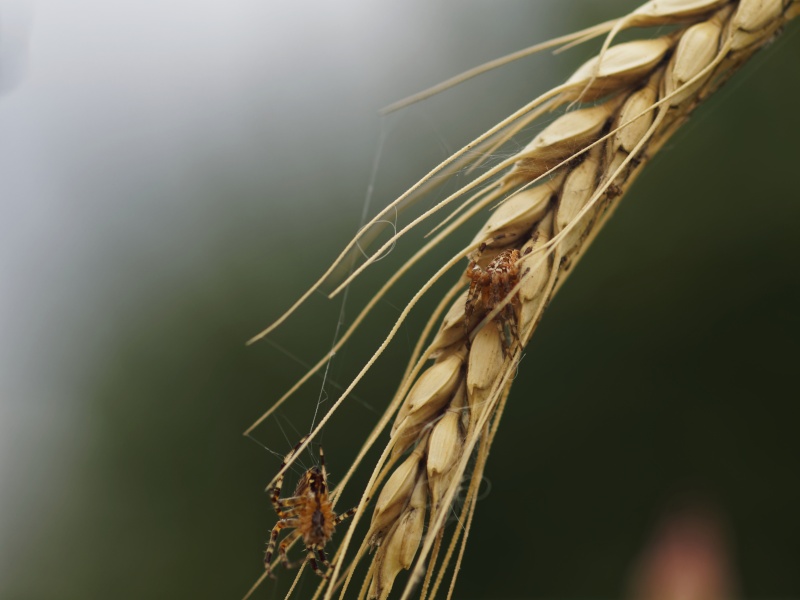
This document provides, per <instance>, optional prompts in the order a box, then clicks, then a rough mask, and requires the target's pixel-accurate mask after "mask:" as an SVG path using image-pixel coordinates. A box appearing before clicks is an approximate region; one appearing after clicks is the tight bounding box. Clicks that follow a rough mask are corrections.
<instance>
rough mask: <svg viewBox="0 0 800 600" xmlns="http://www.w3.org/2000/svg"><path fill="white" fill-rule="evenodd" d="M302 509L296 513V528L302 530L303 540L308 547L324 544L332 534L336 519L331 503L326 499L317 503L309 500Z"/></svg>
mask: <svg viewBox="0 0 800 600" xmlns="http://www.w3.org/2000/svg"><path fill="white" fill-rule="evenodd" d="M303 509H304V510H301V511H298V515H297V516H298V521H299V522H298V525H297V529H298V530H299V531H301V532H302V535H303V542H304V543H305V545H306V547H308V548H311V547H314V546H319V547H322V546H324V545H325V544H327V543H328V541H330V539H331V537H332V536H333V528H334V521H335V520H336V515H335V514H334V512H333V509H332V508H331V503H330V502H329V501H327V500H324V501H322V502H320V503H319V504H317V503H312V502H309V503H308V505H307V506H305V507H303Z"/></svg>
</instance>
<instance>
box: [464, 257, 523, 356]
mask: <svg viewBox="0 0 800 600" xmlns="http://www.w3.org/2000/svg"><path fill="white" fill-rule="evenodd" d="M485 249H486V244H481V246H480V248H478V252H479V253H481V252H483V251H484V250H485ZM519 258H520V253H519V250H517V249H516V248H515V249H513V250H503V251H502V252H501V253H500V254H498V255H497V256H496V257H495V258H494V260H492V262H490V263H489V264H488V265H487V266H486V270H483V269H481V267H480V265H478V263H477V262H476V261H475V260H471V261H470V263H469V267H467V273H466V274H467V277H469V279H470V285H469V293H468V294H467V303H466V306H465V307H464V329H465V331H466V334H467V339H468V340H469V327H470V323H471V320H472V314H473V313H474V312H475V307H476V305H477V303H478V301H479V300H480V304H481V309H482V310H483V311H484V313H489V312H491V311H492V310H494V309H495V308H496V307H497V306H498V305H499V304H500V303H502V302H503V300H505V298H506V296H508V294H509V293H510V292H511V290H512V289H514V286H516V285H517V284H518V283H519V277H520V273H519V266H518V265H517V263H518V262H519ZM518 303H519V302H518V299H517V297H516V296H515V297H514V298H512V299H511V300H509V302H508V303H507V304H506V305H505V306H504V307H503V308H502V310H501V311H500V312H499V313H498V314H497V316H496V317H495V322H496V323H497V325H498V328H499V329H500V336H501V339H502V342H503V348H504V350H505V351H506V352H509V351H510V349H511V346H512V344H513V342H514V341H516V342H518V343H519V326H518V322H517V311H516V308H515V305H517V304H518Z"/></svg>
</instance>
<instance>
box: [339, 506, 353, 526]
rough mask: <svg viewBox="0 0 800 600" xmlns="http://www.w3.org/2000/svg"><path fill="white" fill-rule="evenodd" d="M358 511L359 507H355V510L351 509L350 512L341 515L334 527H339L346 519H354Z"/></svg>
mask: <svg viewBox="0 0 800 600" xmlns="http://www.w3.org/2000/svg"><path fill="white" fill-rule="evenodd" d="M356 510H358V507H357V506H354V507H353V508H351V509H350V510H348V511H347V512H343V513H342V514H340V515H339V516H338V517H336V520H335V521H334V522H333V525H334V526H336V525H338V524H339V523H341V522H342V521H344V520H345V519H349V518H350V517H352V516H353V515H354V514H356Z"/></svg>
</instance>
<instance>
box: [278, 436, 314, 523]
mask: <svg viewBox="0 0 800 600" xmlns="http://www.w3.org/2000/svg"><path fill="white" fill-rule="evenodd" d="M307 437H308V436H307V435H306V436H303V438H302V439H301V440H300V441H299V442H297V445H296V446H295V447H294V448H292V449H291V450H290V451H289V454H287V455H286V456H285V457H284V458H283V462H282V463H281V467H280V469H278V471H283V469H284V468H285V467H286V465H287V464H289V463H290V462H291V460H292V458H294V455H295V454H297V449H298V448H299V447H300V446H301V445H302V444H303V442H305V441H306V438H307ZM282 487H283V475H281V476H280V477H278V479H277V480H276V481H275V485H274V486H273V488H272V491H271V492H270V494H269V499H270V501H271V502H272V506H273V507H274V508H275V512H277V513H278V514H280V502H279V498H280V497H281V488H282ZM287 500H288V498H287Z"/></svg>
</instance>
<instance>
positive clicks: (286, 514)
mask: <svg viewBox="0 0 800 600" xmlns="http://www.w3.org/2000/svg"><path fill="white" fill-rule="evenodd" d="M305 439H306V438H303V439H302V440H300V442H299V443H298V444H297V445H296V446H295V447H294V448H293V449H292V451H291V452H289V454H287V455H286V457H285V458H284V459H283V463H281V469H283V468H284V467H285V466H286V465H287V464H288V463H289V462H290V461H291V460H292V457H294V455H295V454H296V453H297V449H298V448H299V447H300V446H301V445H302V443H303V442H304V441H305ZM282 485H283V475H281V476H280V477H278V479H277V481H276V482H275V487H273V488H272V490H271V492H270V500H271V501H272V506H273V507H274V508H275V512H276V513H278V517H279V520H278V522H277V523H276V524H275V527H273V528H272V534H271V535H270V539H269V545H268V546H267V553H266V554H265V555H264V568H265V569H266V570H267V572H268V573H270V574H271V566H272V555H273V553H274V552H275V544H276V542H277V541H278V534H279V533H280V531H281V530H282V529H285V528H290V529H294V531H292V532H291V533H290V534H289V535H287V536H286V537H285V538H283V541H281V544H280V547H279V549H278V554H279V555H280V560H281V562H282V563H283V564H284V566H285V567H286V568H287V569H291V568H292V567H295V566H299V565H298V564H292V563H290V562H289V558H288V556H287V555H286V549H287V548H288V547H289V545H290V544H292V543H293V542H294V541H295V540H296V539H297V538H298V537H301V536H302V538H303V543H304V544H305V546H306V557H305V559H303V561H302V562H301V563H299V564H302V563H303V562H305V561H308V562H310V563H311V567H312V568H313V569H314V572H315V573H316V574H317V575H319V576H320V577H323V578H325V577H327V572H325V571H323V570H322V569H320V568H319V565H318V564H317V558H319V560H320V562H321V563H322V564H323V565H324V566H325V567H326V569H328V570H330V568H331V563H330V562H329V561H328V559H327V557H326V556H325V550H324V549H323V548H324V547H325V544H327V543H328V542H329V541H330V539H331V537H333V531H334V528H335V527H336V526H337V525H338V524H339V523H341V522H342V521H344V520H345V519H347V518H349V517H351V516H353V515H354V514H355V512H356V509H357V508H358V507H354V508H351V509H350V510H348V511H347V512H346V513H342V514H341V515H338V516H337V515H336V513H335V512H333V506H332V505H331V501H330V500H329V499H328V473H327V471H326V470H325V455H324V454H323V452H322V446H320V448H319V466H315V467H311V468H310V469H308V470H307V471H306V472H305V473H304V474H303V476H302V477H301V478H300V481H299V482H298V483H297V488H296V489H295V491H294V495H293V496H291V497H289V498H281V497H280V496H281V486H282ZM328 572H329V571H328Z"/></svg>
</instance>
